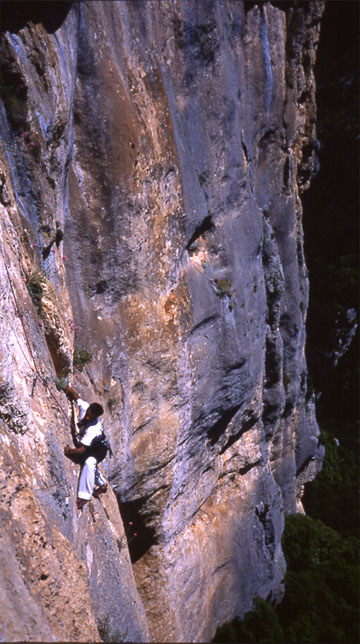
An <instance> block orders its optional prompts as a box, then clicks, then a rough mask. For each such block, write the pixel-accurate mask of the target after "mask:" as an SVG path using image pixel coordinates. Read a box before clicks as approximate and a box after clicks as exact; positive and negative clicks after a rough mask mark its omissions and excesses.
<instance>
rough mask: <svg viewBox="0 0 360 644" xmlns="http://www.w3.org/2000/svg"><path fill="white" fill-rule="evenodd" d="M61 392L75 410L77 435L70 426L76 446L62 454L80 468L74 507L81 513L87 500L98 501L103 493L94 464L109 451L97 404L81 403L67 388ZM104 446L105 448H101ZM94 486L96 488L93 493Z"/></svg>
mask: <svg viewBox="0 0 360 644" xmlns="http://www.w3.org/2000/svg"><path fill="white" fill-rule="evenodd" d="M65 392H66V394H67V395H68V396H69V398H70V400H74V401H75V402H76V404H77V406H78V409H79V420H78V423H77V426H78V428H79V430H80V431H79V433H76V432H75V427H74V425H73V427H72V435H73V440H74V443H75V445H76V447H70V445H66V446H65V448H64V454H65V456H66V457H67V458H70V459H71V460H72V461H74V462H76V463H79V464H80V465H81V466H82V467H81V471H80V478H79V486H78V494H77V500H76V505H77V508H78V509H79V510H81V509H82V508H83V507H84V505H85V503H87V502H88V501H90V500H91V497H92V496H94V497H95V498H99V496H100V494H105V492H106V491H107V484H106V481H105V479H104V477H103V475H102V473H101V472H100V470H99V468H98V463H99V462H100V461H102V460H103V458H104V457H105V456H106V452H107V450H108V449H109V447H108V443H107V440H106V438H105V435H104V432H103V428H102V425H101V422H100V421H99V416H101V415H102V414H103V413H104V410H103V408H102V406H101V405H100V403H97V402H95V403H91V404H90V405H89V403H87V402H85V400H82V399H81V398H80V396H79V394H78V393H77V391H76V390H75V389H74V388H73V387H71V386H70V385H67V386H66V387H65ZM104 444H105V448H104ZM95 486H96V489H95V490H94V488H95Z"/></svg>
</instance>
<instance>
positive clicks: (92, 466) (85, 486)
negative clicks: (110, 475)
mask: <svg viewBox="0 0 360 644" xmlns="http://www.w3.org/2000/svg"><path fill="white" fill-rule="evenodd" d="M95 483H96V485H105V484H106V481H105V479H104V477H103V475H102V474H101V472H100V470H99V468H98V466H97V461H96V458H94V456H88V457H87V459H86V461H85V463H84V465H83V466H82V469H81V472H80V479H79V488H78V498H79V499H86V501H90V499H91V497H92V494H93V491H94V486H95Z"/></svg>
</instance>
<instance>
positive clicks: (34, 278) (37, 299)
mask: <svg viewBox="0 0 360 644" xmlns="http://www.w3.org/2000/svg"><path fill="white" fill-rule="evenodd" d="M45 280H46V277H45V275H44V273H43V272H42V271H40V270H36V271H32V273H29V274H28V275H27V277H26V286H27V289H28V291H29V294H30V297H31V299H32V301H33V302H34V305H35V307H36V310H37V311H38V313H40V312H41V298H42V297H43V295H44V284H45Z"/></svg>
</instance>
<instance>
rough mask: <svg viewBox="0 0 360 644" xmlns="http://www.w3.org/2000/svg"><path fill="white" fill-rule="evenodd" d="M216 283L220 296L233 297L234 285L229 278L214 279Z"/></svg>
mask: <svg viewBox="0 0 360 644" xmlns="http://www.w3.org/2000/svg"><path fill="white" fill-rule="evenodd" d="M214 284H215V293H216V295H218V297H225V296H227V297H231V295H232V285H231V282H229V281H228V280H220V279H218V278H215V279H214Z"/></svg>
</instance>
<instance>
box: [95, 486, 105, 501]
mask: <svg viewBox="0 0 360 644" xmlns="http://www.w3.org/2000/svg"><path fill="white" fill-rule="evenodd" d="M105 492H107V485H106V484H105V485H100V487H98V488H97V489H96V490H94V492H93V496H94V497H95V499H98V498H99V496H100V494H105Z"/></svg>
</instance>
